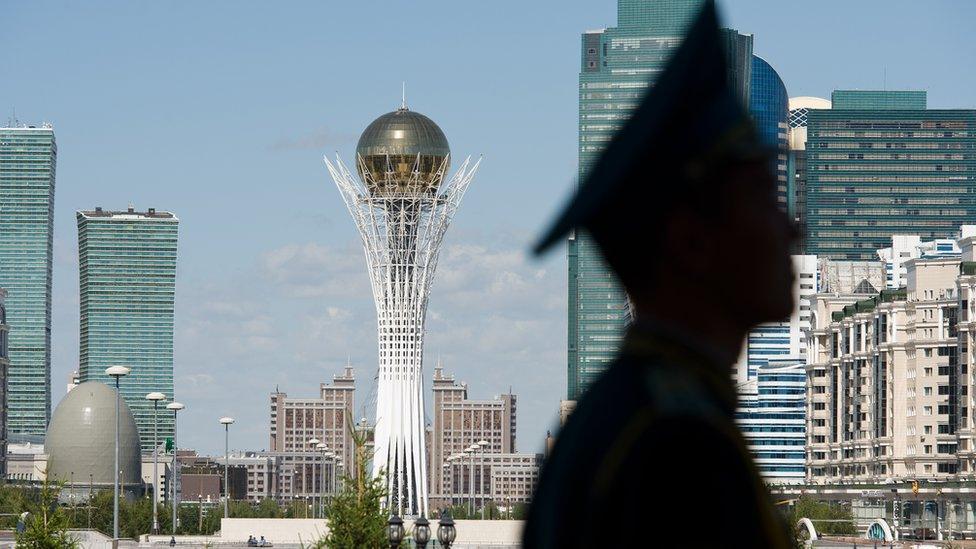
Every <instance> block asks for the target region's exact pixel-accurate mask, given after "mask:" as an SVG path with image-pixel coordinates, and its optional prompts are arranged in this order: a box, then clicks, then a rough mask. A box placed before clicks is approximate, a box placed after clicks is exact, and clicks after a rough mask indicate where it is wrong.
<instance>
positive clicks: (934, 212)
mask: <svg viewBox="0 0 976 549" xmlns="http://www.w3.org/2000/svg"><path fill="white" fill-rule="evenodd" d="M832 104H833V105H832V108H831V109H829V110H809V111H808V112H807V141H806V199H807V200H806V221H805V223H806V231H805V232H806V248H805V251H806V253H809V254H815V255H817V256H819V257H828V258H834V259H846V260H859V259H860V260H864V259H867V260H873V259H875V257H876V250H878V249H880V248H884V247H886V246H887V245H888V242H889V241H890V238H891V236H892V235H893V234H917V235H919V236H921V237H922V238H923V239H926V240H929V239H937V238H949V237H951V236H952V235H953V234H954V233H955V231H956V230H957V228H958V227H959V226H960V225H961V224H963V223H966V222H968V221H971V220H972V219H974V218H976V202H974V201H973V200H972V199H971V197H970V195H971V194H972V189H973V187H974V186H976V110H950V109H927V108H926V95H925V92H923V91H845V90H838V91H835V92H834V93H833V95H832Z"/></svg>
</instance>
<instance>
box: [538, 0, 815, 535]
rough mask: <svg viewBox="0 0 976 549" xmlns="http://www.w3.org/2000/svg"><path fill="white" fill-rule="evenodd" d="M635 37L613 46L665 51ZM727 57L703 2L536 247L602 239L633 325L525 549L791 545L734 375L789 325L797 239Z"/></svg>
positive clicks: (595, 392)
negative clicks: (750, 347) (753, 449)
mask: <svg viewBox="0 0 976 549" xmlns="http://www.w3.org/2000/svg"><path fill="white" fill-rule="evenodd" d="M647 4H648V5H649V6H650V5H651V3H650V2H647ZM648 9H652V8H650V7H649V8H648ZM634 40H635V43H634V44H632V45H627V46H619V47H621V48H627V47H633V48H638V47H639V48H643V49H641V50H640V54H641V55H652V54H654V51H658V52H660V49H658V50H654V48H660V47H661V45H660V44H655V43H651V42H647V43H645V42H643V41H642V40H643V39H640V40H638V39H637V38H635V39H634ZM613 47H614V48H616V47H618V46H613ZM658 54H660V53H658ZM632 55H637V54H636V53H634V54H632ZM727 55H728V53H727V52H726V50H725V49H724V47H723V43H722V40H721V34H720V30H719V26H718V20H717V15H716V13H715V6H714V3H713V2H712V1H711V0H706V1H705V2H704V7H703V8H702V10H701V12H700V13H699V15H698V17H697V18H696V19H695V21H693V22H692V24H691V26H690V30H689V31H688V33H687V36H686V38H685V40H684V42H683V44H682V45H681V46H680V47H679V48H678V49H677V50H676V52H675V53H674V55H673V57H672V58H671V61H670V62H669V64H668V67H667V68H666V69H665V71H664V72H663V73H662V74H661V76H660V78H659V79H658V80H657V83H656V84H655V85H654V86H653V87H651V88H650V89H649V91H648V92H647V93H646V94H645V95H644V98H643V100H642V101H641V103H640V104H639V105H638V107H637V108H636V109H635V111H634V112H633V115H632V117H631V118H630V119H629V121H627V122H626V124H625V125H624V127H623V128H622V129H621V130H620V131H619V132H618V133H617V134H616V135H615V136H614V138H613V139H612V140H611V141H610V143H609V144H608V145H607V146H606V148H605V149H604V151H603V153H602V155H601V157H600V158H599V160H598V161H597V162H596V164H595V165H594V166H593V167H592V168H591V169H590V170H589V172H588V174H587V175H586V177H585V179H584V180H583V182H582V184H581V185H580V186H579V189H578V191H577V194H576V196H575V198H574V199H573V201H572V202H571V203H570V205H569V206H568V207H567V209H566V210H565V211H564V212H563V213H562V214H561V216H560V217H559V218H558V220H557V221H556V223H555V225H554V227H553V228H552V229H551V230H550V231H549V232H548V233H547V234H546V236H545V237H544V238H543V239H542V241H541V242H540V244H539V246H537V252H540V251H542V250H544V249H546V248H548V247H550V246H551V245H552V244H554V243H555V242H557V241H559V240H561V239H562V238H563V237H564V236H565V235H567V234H569V233H571V232H572V233H573V234H574V235H575V238H577V239H580V238H584V239H587V242H595V244H596V245H597V246H598V247H599V249H600V251H601V253H602V255H603V258H604V259H605V260H606V264H607V265H608V266H609V267H610V268H611V269H612V270H613V271H614V273H615V274H616V276H617V279H618V280H619V282H620V283H621V284H622V285H623V287H624V289H625V290H626V291H627V295H628V297H629V299H630V303H631V304H632V307H633V311H634V314H635V319H634V320H633V322H632V325H631V326H630V328H629V329H628V331H627V333H626V336H625V338H624V341H623V343H622V348H621V350H620V352H619V356H618V357H617V358H616V360H615V361H614V362H613V363H612V364H611V365H610V366H609V367H608V368H607V369H606V371H605V372H604V373H603V374H602V376H601V377H600V378H599V379H598V380H597V381H596V382H594V384H593V385H592V386H591V387H590V388H589V390H588V391H587V392H586V393H585V394H584V395H583V397H582V398H581V400H580V401H579V402H578V404H577V406H576V408H575V410H574V411H573V412H572V414H571V415H570V416H569V419H568V421H567V422H566V424H565V426H564V427H563V428H562V430H561V431H560V432H559V433H558V434H557V436H556V442H555V445H554V448H553V451H552V453H551V454H550V456H549V457H548V459H547V461H546V462H545V464H544V465H543V468H542V473H541V478H540V481H539V484H538V487H537V490H536V493H535V496H534V499H533V502H532V506H531V508H530V510H529V516H528V520H527V523H526V526H525V529H524V531H523V546H524V547H525V548H526V549H539V548H584V547H586V548H590V547H638V546H640V547H679V546H680V547H684V548H688V547H727V548H733V547H734V548H738V547H742V548H745V547H749V548H753V547H764V548H775V549H780V548H782V549H786V548H788V547H792V543H791V542H790V536H789V534H788V529H787V528H786V527H785V524H784V522H783V520H782V518H781V516H780V515H779V513H777V511H776V510H775V508H774V507H773V505H772V502H771V501H770V496H769V493H768V491H767V489H766V486H765V484H764V483H763V481H762V479H761V478H760V476H759V473H758V471H757V468H756V466H755V464H754V463H753V459H752V457H751V455H750V453H749V451H748V449H747V447H746V444H745V442H744V439H743V437H742V434H741V433H740V432H739V430H738V428H737V427H736V425H735V423H734V413H735V407H736V390H735V386H734V384H733V380H732V369H731V368H732V365H733V364H734V363H735V362H736V360H737V359H738V356H739V353H740V350H741V346H742V342H743V340H744V339H745V337H746V334H747V333H748V332H749V330H750V329H751V328H753V327H754V326H756V325H757V324H760V323H763V322H772V321H779V320H783V319H785V318H789V316H790V314H791V313H792V311H793V307H794V302H793V293H792V292H793V283H794V274H793V268H792V264H791V260H790V255H789V254H790V248H791V246H792V244H793V242H794V240H795V238H796V237H797V233H796V229H795V227H794V226H793V225H792V224H791V223H790V221H789V219H788V218H787V216H786V214H785V212H783V211H782V209H781V208H780V205H779V204H778V203H777V201H776V187H777V183H776V181H775V179H774V177H773V175H772V170H771V169H770V167H771V165H772V162H773V160H774V159H775V154H777V151H775V150H770V149H768V148H767V147H766V146H764V145H763V144H762V143H761V142H760V141H759V138H758V136H757V133H756V131H755V128H754V127H753V124H752V121H751V119H750V116H749V114H748V113H747V112H746V110H745V108H744V107H743V103H742V101H743V99H742V98H741V97H740V96H738V95H737V94H736V93H735V92H734V91H733V90H732V89H731V87H730V85H729V83H728V81H727V78H728V76H727V75H728V71H727V68H726V56H727ZM635 82H636V80H635ZM633 89H634V90H636V89H638V88H636V87H635V88H633ZM587 93H589V92H587ZM593 93H594V94H595V93H597V92H596V91H594V92H593ZM599 93H601V94H603V95H601V97H603V99H602V100H605V101H606V102H608V103H610V102H617V101H626V100H627V97H628V94H633V93H637V92H635V91H632V90H609V91H606V90H600V91H599ZM594 123H597V122H594ZM582 313H585V314H599V312H598V311H590V310H585V311H582ZM607 335H608V336H609V335H612V334H607Z"/></svg>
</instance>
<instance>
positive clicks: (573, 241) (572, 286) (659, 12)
mask: <svg viewBox="0 0 976 549" xmlns="http://www.w3.org/2000/svg"><path fill="white" fill-rule="evenodd" d="M700 7H701V0H658V1H650V0H618V2H617V26H616V27H612V28H607V29H602V30H596V31H588V32H585V33H583V36H582V50H581V66H580V74H579V177H580V179H582V178H583V177H584V176H585V174H586V172H587V170H589V169H590V167H591V166H592V165H593V164H594V163H595V161H596V159H597V158H598V157H599V155H600V153H601V152H602V151H603V148H604V146H605V145H606V144H607V142H608V141H609V140H610V139H611V138H612V137H613V134H614V133H615V132H616V131H617V130H619V129H620V128H621V127H622V126H623V124H624V122H626V120H627V118H628V117H629V116H630V112H631V110H632V109H633V108H634V107H635V106H637V103H638V102H639V101H640V99H641V98H642V97H643V95H644V92H645V90H646V89H647V87H648V86H649V85H653V83H654V81H655V80H656V79H657V77H658V75H659V74H660V73H661V71H663V70H664V68H665V66H666V65H667V62H668V58H669V57H670V55H671V53H672V52H673V51H674V50H675V49H676V48H677V47H678V46H679V45H680V44H681V41H682V39H683V38H684V31H685V27H686V26H687V25H688V23H690V22H691V20H692V19H693V18H694V16H695V15H696V14H697V13H698V10H699V8H700ZM722 32H723V36H722V37H723V43H725V44H726V48H727V59H728V69H729V79H730V81H731V83H732V86H733V89H735V90H736V93H737V94H738V96H739V97H740V98H741V99H742V101H743V104H746V103H748V101H749V88H750V85H751V77H750V76H751V72H752V36H749V35H742V34H739V33H738V32H736V31H734V30H728V29H724V30H723V31H722ZM568 278H569V291H568V298H569V299H568V333H567V398H568V399H569V400H576V399H577V398H579V396H580V395H581V394H582V393H583V391H585V390H586V388H587V387H588V386H589V385H590V383H592V382H593V381H594V380H595V379H596V378H597V377H598V376H599V375H600V373H602V372H603V370H604V369H606V367H607V364H608V363H609V362H610V361H611V360H612V359H613V358H614V356H615V355H616V353H617V350H618V348H619V346H620V342H621V341H622V340H623V335H624V330H625V329H626V327H627V325H628V324H629V323H630V321H631V319H632V312H631V309H630V305H629V303H628V299H627V295H626V293H625V292H624V290H623V288H621V286H620V284H619V282H618V281H617V280H616V278H615V276H614V275H613V273H611V272H610V270H609V269H608V268H607V266H606V264H605V263H604V261H603V257H602V256H601V255H600V251H599V249H598V248H597V246H596V244H595V243H594V242H593V240H592V239H591V238H590V237H589V236H588V235H587V234H585V233H583V232H578V233H573V234H571V235H570V237H569V248H568Z"/></svg>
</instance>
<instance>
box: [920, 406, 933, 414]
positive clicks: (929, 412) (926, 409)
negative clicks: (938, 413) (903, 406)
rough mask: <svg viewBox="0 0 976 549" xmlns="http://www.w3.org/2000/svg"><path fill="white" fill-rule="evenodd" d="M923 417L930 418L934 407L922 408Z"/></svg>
mask: <svg viewBox="0 0 976 549" xmlns="http://www.w3.org/2000/svg"><path fill="white" fill-rule="evenodd" d="M922 415H923V416H930V415H932V407H931V406H923V407H922Z"/></svg>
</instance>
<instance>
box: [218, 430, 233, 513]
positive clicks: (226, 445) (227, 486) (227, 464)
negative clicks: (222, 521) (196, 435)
mask: <svg viewBox="0 0 976 549" xmlns="http://www.w3.org/2000/svg"><path fill="white" fill-rule="evenodd" d="M231 423H234V418H232V417H227V416H224V417H222V418H220V424H221V425H223V426H224V518H230V514H229V513H228V501H229V500H230V483H229V475H228V474H227V472H228V471H229V470H230V425H231Z"/></svg>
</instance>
